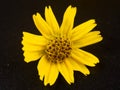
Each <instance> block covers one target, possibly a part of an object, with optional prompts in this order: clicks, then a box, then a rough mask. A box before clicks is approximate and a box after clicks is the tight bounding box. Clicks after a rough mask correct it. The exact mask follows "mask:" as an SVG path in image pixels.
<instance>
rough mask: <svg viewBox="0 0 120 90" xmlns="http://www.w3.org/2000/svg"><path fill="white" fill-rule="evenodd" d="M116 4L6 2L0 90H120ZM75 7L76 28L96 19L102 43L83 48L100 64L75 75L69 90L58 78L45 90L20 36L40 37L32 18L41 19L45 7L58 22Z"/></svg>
mask: <svg viewBox="0 0 120 90" xmlns="http://www.w3.org/2000/svg"><path fill="white" fill-rule="evenodd" d="M118 1H119V0H42V1H40V0H14V1H13V0H7V1H6V0H5V1H4V2H1V3H0V4H1V5H0V6H1V7H0V9H1V10H0V13H1V17H0V21H1V22H0V41H1V43H0V52H1V54H0V90H120V48H119V46H120V44H119V42H120V9H119V8H120V7H119V2H118ZM70 4H71V5H72V6H76V7H77V15H76V18H75V26H76V25H78V24H80V23H82V22H84V21H86V20H89V19H91V18H95V19H96V22H97V24H98V26H97V27H96V29H98V30H100V31H101V34H102V35H103V37H104V40H103V41H102V42H100V43H97V44H95V45H91V46H88V47H85V48H83V49H84V50H86V51H89V52H91V53H93V54H94V55H96V56H97V57H98V58H99V59H100V63H99V64H97V65H96V67H94V68H91V67H88V68H89V70H90V71H91V74H90V75H89V76H87V77H86V76H84V75H82V74H81V73H79V72H75V83H74V84H72V85H71V86H70V85H68V84H67V83H66V81H65V80H64V79H63V77H62V76H61V75H59V78H58V79H57V81H56V83H55V84H54V85H53V86H52V87H50V86H47V87H44V85H43V82H41V81H40V80H39V76H38V72H37V63H38V61H35V62H31V63H28V64H27V63H26V62H24V57H23V55H22V53H23V51H22V50H21V47H22V45H21V40H22V32H23V31H27V32H30V33H34V34H39V32H38V31H37V29H36V27H35V25H34V23H33V20H32V15H33V14H34V13H36V12H39V13H41V14H42V16H43V17H44V8H45V6H48V5H51V7H52V9H53V11H54V13H55V15H56V17H57V20H58V22H59V23H61V22H62V16H63V13H64V11H65V9H66V8H67V7H68V5H70Z"/></svg>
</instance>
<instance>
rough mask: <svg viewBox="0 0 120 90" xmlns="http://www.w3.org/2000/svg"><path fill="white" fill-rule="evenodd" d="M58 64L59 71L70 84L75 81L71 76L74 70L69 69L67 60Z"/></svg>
mask: <svg viewBox="0 0 120 90" xmlns="http://www.w3.org/2000/svg"><path fill="white" fill-rule="evenodd" d="M57 66H58V70H59V72H60V73H61V74H62V76H63V77H64V78H65V80H66V81H67V82H68V83H69V84H71V83H73V82H74V81H72V79H71V78H72V77H71V76H70V74H71V73H70V72H72V71H70V70H71V69H68V67H67V66H66V64H65V62H62V63H58V64H57Z"/></svg>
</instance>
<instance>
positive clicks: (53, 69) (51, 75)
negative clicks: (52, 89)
mask: <svg viewBox="0 0 120 90" xmlns="http://www.w3.org/2000/svg"><path fill="white" fill-rule="evenodd" d="M48 75H49V78H48V82H49V83H50V85H53V84H54V83H55V81H56V79H57V77H58V75H59V72H58V69H57V65H56V64H54V63H51V67H50V70H49V73H48Z"/></svg>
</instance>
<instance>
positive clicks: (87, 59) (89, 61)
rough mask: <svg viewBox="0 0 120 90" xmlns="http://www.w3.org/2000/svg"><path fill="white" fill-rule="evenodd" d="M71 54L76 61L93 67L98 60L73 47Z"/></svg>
mask: <svg viewBox="0 0 120 90" xmlns="http://www.w3.org/2000/svg"><path fill="white" fill-rule="evenodd" d="M71 56H72V58H73V59H74V60H76V61H77V62H78V63H82V64H85V65H88V66H91V67H94V66H95V64H96V63H98V62H99V60H98V59H97V58H95V56H94V57H92V56H91V55H90V54H87V55H86V54H84V53H83V52H82V50H80V49H73V50H72V52H71Z"/></svg>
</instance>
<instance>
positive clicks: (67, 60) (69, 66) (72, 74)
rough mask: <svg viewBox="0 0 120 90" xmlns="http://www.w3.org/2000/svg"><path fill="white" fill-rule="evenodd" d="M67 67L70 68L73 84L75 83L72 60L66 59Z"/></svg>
mask: <svg viewBox="0 0 120 90" xmlns="http://www.w3.org/2000/svg"><path fill="white" fill-rule="evenodd" d="M65 65H66V67H67V68H68V71H69V76H70V78H71V82H72V83H74V71H73V66H72V63H70V60H69V59H68V58H66V59H65Z"/></svg>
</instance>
